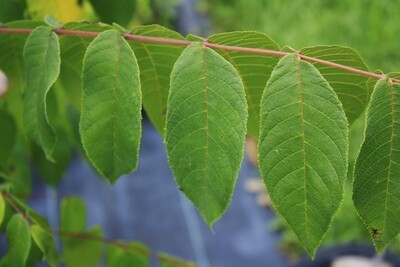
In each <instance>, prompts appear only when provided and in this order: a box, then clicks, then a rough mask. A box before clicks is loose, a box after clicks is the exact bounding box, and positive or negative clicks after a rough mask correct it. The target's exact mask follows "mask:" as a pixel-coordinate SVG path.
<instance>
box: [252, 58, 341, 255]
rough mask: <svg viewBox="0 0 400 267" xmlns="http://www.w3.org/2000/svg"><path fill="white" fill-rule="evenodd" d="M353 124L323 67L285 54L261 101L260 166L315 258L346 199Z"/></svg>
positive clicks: (286, 216)
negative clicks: (335, 215) (349, 133)
mask: <svg viewBox="0 0 400 267" xmlns="http://www.w3.org/2000/svg"><path fill="white" fill-rule="evenodd" d="M347 135H348V127H347V120H346V117H345V113H344V111H343V108H342V105H341V103H340V101H339V99H338V98H337V96H336V94H335V93H334V91H333V89H332V88H331V87H330V86H329V84H328V83H327V82H326V80H325V79H324V78H323V77H322V75H321V74H320V73H319V72H318V70H317V69H316V68H315V67H314V66H313V65H312V64H310V63H308V62H304V61H301V60H300V59H299V58H298V57H297V56H296V55H294V54H289V55H287V56H285V57H284V58H282V59H281V60H280V61H279V63H278V65H277V66H276V68H275V69H274V71H273V72H272V75H271V78H270V79H269V81H268V83H267V86H266V88H265V91H264V94H263V97H262V100H261V125H260V138H259V146H258V152H259V165H260V169H261V173H262V176H263V179H264V182H265V185H266V187H267V189H268V192H269V194H270V196H271V199H272V201H273V203H274V205H275V207H276V210H277V211H278V213H280V214H281V215H282V217H283V218H284V219H285V220H286V221H287V223H288V224H289V226H290V227H291V228H292V229H293V231H294V232H295V234H296V235H297V237H298V238H299V240H300V242H301V244H302V245H303V247H304V248H305V249H306V251H307V252H308V253H309V254H310V255H311V256H312V257H313V256H314V254H315V251H316V248H317V247H318V246H319V244H320V243H321V240H322V238H323V236H324V235H325V233H326V232H327V230H328V227H329V225H330V223H331V221H332V216H333V215H334V214H335V213H336V211H337V210H338V208H339V204H340V202H341V199H342V197H343V187H344V185H343V184H344V180H345V179H346V173H347V157H348V138H347Z"/></svg>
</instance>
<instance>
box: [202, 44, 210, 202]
mask: <svg viewBox="0 0 400 267" xmlns="http://www.w3.org/2000/svg"><path fill="white" fill-rule="evenodd" d="M205 51H206V48H205V46H204V45H203V46H202V47H201V56H202V61H203V62H202V63H203V76H204V93H205V112H206V126H205V132H206V135H207V136H206V145H205V149H206V151H205V168H204V170H205V180H206V182H207V183H208V149H209V147H208V145H209V144H208V79H207V67H206V57H205ZM205 192H206V195H207V197H206V199H208V191H207V190H205Z"/></svg>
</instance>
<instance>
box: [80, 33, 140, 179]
mask: <svg viewBox="0 0 400 267" xmlns="http://www.w3.org/2000/svg"><path fill="white" fill-rule="evenodd" d="M82 82H83V83H82V87H83V95H82V111H81V120H80V125H79V128H80V133H81V138H82V144H83V148H84V149H85V151H86V155H87V156H88V158H89V160H90V162H91V163H92V164H93V165H94V167H95V168H96V169H97V170H98V171H99V173H100V174H102V175H103V176H105V177H107V178H108V179H109V181H110V182H111V183H114V182H115V181H116V180H117V178H118V177H119V176H121V175H122V174H126V173H129V172H132V171H133V170H134V169H136V166H137V161H138V153H139V144H140V138H141V106H142V104H141V92H140V80H139V67H138V64H137V61H136V57H135V55H134V54H133V51H132V49H131V47H130V46H129V44H128V43H127V42H126V40H125V39H124V38H123V37H122V35H121V34H120V33H118V32H117V31H116V30H107V31H104V32H102V33H100V34H99V35H98V36H97V37H96V38H95V39H94V40H93V42H92V43H91V44H90V45H89V47H88V49H87V52H86V54H85V57H84V60H83V69H82Z"/></svg>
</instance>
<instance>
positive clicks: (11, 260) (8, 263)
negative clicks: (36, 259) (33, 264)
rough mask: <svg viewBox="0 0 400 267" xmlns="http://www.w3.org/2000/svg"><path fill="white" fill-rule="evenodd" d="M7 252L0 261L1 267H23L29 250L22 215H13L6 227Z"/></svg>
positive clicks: (29, 245)
mask: <svg viewBox="0 0 400 267" xmlns="http://www.w3.org/2000/svg"><path fill="white" fill-rule="evenodd" d="M7 243H8V251H7V253H6V255H5V256H4V257H3V258H2V259H1V261H0V266H1V267H25V263H26V261H27V259H28V255H29V250H30V248H31V235H30V232H29V226H28V223H27V222H26V221H25V219H24V218H23V217H22V215H20V214H17V215H14V216H13V217H12V218H11V219H10V221H9V222H8V225H7Z"/></svg>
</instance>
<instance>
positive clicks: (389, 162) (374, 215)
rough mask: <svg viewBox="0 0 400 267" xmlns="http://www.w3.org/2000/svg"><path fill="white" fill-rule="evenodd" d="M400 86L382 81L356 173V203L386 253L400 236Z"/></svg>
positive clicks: (373, 99) (373, 100)
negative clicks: (388, 246)
mask: <svg viewBox="0 0 400 267" xmlns="http://www.w3.org/2000/svg"><path fill="white" fill-rule="evenodd" d="M399 133H400V85H399V84H393V83H391V81H390V80H389V79H388V78H386V77H385V78H382V79H381V80H379V81H378V82H377V83H376V85H375V88H374V91H373V93H372V95H371V101H370V103H369V106H368V109H367V114H366V128H365V137H364V141H363V144H362V146H361V149H360V152H359V155H358V157H357V160H356V164H355V170H354V186H353V202H354V206H355V207H356V210H357V212H358V213H359V215H360V217H361V218H362V220H363V221H364V222H365V224H366V225H367V227H368V230H369V232H370V234H371V237H372V240H373V242H374V245H375V248H376V249H377V250H378V251H379V252H380V251H382V250H383V249H384V248H385V247H386V246H387V245H388V244H389V243H390V242H391V241H392V240H393V239H394V238H395V237H396V236H397V235H398V234H399V233H400V218H399V217H398V214H400V181H399V179H398V177H399V176H400V150H399V147H400V134H399Z"/></svg>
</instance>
